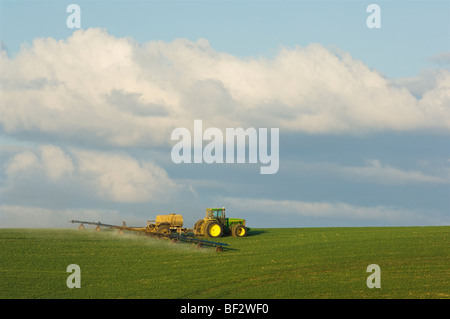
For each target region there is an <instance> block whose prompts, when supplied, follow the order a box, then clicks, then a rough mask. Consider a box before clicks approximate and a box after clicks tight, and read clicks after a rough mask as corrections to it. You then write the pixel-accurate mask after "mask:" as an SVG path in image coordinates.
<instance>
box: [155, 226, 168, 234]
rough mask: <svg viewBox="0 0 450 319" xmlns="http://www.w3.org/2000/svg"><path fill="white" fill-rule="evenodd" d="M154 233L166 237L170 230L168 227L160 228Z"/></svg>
mask: <svg viewBox="0 0 450 319" xmlns="http://www.w3.org/2000/svg"><path fill="white" fill-rule="evenodd" d="M156 232H157V233H158V234H161V235H168V234H170V228H169V227H168V226H160V227H158V230H157V231H156Z"/></svg>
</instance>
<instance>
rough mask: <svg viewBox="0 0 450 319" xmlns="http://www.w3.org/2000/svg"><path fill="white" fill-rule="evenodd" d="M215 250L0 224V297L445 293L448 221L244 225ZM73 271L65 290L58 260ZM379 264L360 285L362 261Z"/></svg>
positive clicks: (449, 261)
mask: <svg viewBox="0 0 450 319" xmlns="http://www.w3.org/2000/svg"><path fill="white" fill-rule="evenodd" d="M218 241H220V242H224V243H228V244H230V249H227V250H224V251H223V252H221V253H216V252H215V251H214V249H212V248H203V249H197V248H196V247H195V246H194V245H192V244H186V243H178V244H171V243H170V242H169V241H168V240H158V239H154V238H147V237H146V236H143V235H140V234H136V233H125V234H123V235H118V234H117V231H115V230H105V229H104V230H102V231H101V232H95V231H93V230H92V229H85V230H83V231H81V230H78V229H0V255H1V258H0V276H1V284H0V287H1V289H0V298H2V299H5V298H19V299H21V298H33V299H34V298H165V299H173V298H186V299H195V298H214V299H228V298H238V299H240V298H258V299H259V298H269V299H273V298H284V299H291V298H445V299H448V298H450V248H449V247H450V227H447V226H443V227H386V228H384V227H376V228H285V229H275V228H274V229H252V231H251V232H250V233H249V236H248V237H245V238H233V237H226V238H221V239H220V240H218ZM70 264H77V265H79V266H80V269H81V288H80V289H76V288H74V289H69V288H68V287H67V285H66V280H67V278H68V276H69V275H70V274H71V273H68V272H66V270H67V266H68V265H70ZM370 264H377V265H379V267H380V269H381V288H380V289H378V288H372V289H369V288H368V287H367V284H366V280H367V277H368V276H369V275H370V274H371V273H368V272H367V266H369V265H370Z"/></svg>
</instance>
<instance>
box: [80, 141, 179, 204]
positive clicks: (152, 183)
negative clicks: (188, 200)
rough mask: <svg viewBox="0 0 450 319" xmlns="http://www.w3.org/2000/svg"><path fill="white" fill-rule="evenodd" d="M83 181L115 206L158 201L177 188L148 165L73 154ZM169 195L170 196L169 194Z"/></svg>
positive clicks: (159, 170)
mask: <svg viewBox="0 0 450 319" xmlns="http://www.w3.org/2000/svg"><path fill="white" fill-rule="evenodd" d="M73 153H74V154H75V156H76V157H77V160H78V171H79V174H80V176H81V178H83V180H85V181H87V182H88V183H90V184H92V185H93V186H94V188H95V189H96V190H97V192H98V194H99V196H101V197H102V198H104V199H107V200H111V201H115V202H147V201H150V200H162V199H163V198H165V197H166V195H167V194H168V193H169V192H170V193H171V195H173V193H176V191H177V187H176V184H175V183H174V182H172V180H170V178H169V177H168V175H167V173H166V171H165V170H164V169H162V168H160V167H158V166H157V165H155V164H153V163H151V162H139V161H137V160H136V159H133V158H132V157H130V156H128V155H121V154H108V153H102V152H93V151H79V150H77V151H73ZM172 192H173V193H172Z"/></svg>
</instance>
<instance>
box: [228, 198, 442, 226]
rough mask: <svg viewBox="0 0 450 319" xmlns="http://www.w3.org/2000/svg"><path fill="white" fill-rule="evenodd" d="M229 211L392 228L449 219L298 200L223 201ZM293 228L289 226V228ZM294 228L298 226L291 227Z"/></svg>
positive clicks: (395, 210) (415, 213) (399, 209)
mask: <svg viewBox="0 0 450 319" xmlns="http://www.w3.org/2000/svg"><path fill="white" fill-rule="evenodd" d="M221 201H222V202H223V203H226V205H227V207H230V208H232V210H234V211H239V212H240V213H241V214H245V213H248V214H251V213H256V214H258V215H272V216H273V218H274V219H275V218H276V217H277V216H280V215H281V216H282V215H285V216H292V217H293V218H294V219H295V220H298V218H297V217H304V218H310V217H313V218H321V219H324V220H326V219H341V220H350V221H352V222H357V223H368V221H371V222H374V221H376V222H381V223H383V224H392V225H424V224H425V225H433V224H434V225H447V224H449V223H450V219H449V218H448V216H447V217H443V218H442V217H439V216H438V217H433V216H430V214H429V212H426V213H423V212H417V211H413V210H408V209H403V208H399V207H389V206H382V205H379V206H369V207H365V206H356V205H351V204H348V203H341V202H336V203H330V202H304V201H297V200H272V199H255V198H237V197H224V198H221ZM287 226H289V225H287ZM290 226H293V227H294V225H290Z"/></svg>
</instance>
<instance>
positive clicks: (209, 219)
mask: <svg viewBox="0 0 450 319" xmlns="http://www.w3.org/2000/svg"><path fill="white" fill-rule="evenodd" d="M249 230H250V228H248V227H245V219H241V218H227V217H225V207H223V208H207V209H206V217H205V218H204V219H200V220H199V221H197V222H196V223H195V225H194V235H196V236H203V237H211V238H217V237H223V236H228V235H230V234H231V235H232V236H235V237H244V236H247V233H248V232H249Z"/></svg>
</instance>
